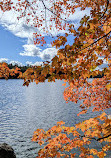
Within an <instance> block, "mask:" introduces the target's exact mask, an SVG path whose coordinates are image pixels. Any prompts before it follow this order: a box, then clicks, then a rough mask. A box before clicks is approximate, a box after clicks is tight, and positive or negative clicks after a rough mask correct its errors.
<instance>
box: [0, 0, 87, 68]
mask: <svg viewBox="0 0 111 158" xmlns="http://www.w3.org/2000/svg"><path fill="white" fill-rule="evenodd" d="M40 3H41V2H39V4H40ZM46 5H50V3H49V4H48V3H47V4H46ZM47 7H49V6H47ZM40 9H41V10H42V11H43V10H44V8H42V7H41V4H40V8H39V10H37V14H41V12H39V11H40ZM18 14H19V13H17V12H15V11H13V10H11V11H7V12H5V13H1V12H0V62H2V61H4V60H5V61H7V62H8V63H10V62H11V63H14V62H15V63H18V64H23V65H27V64H28V63H29V64H36V65H39V64H41V62H42V61H45V60H49V61H50V60H51V59H52V58H53V57H54V56H55V55H56V54H57V49H56V48H55V47H52V46H51V45H50V42H51V41H52V40H53V39H52V38H51V37H50V35H49V36H48V35H47V34H45V33H44V32H43V31H42V32H41V34H42V36H45V40H46V44H45V45H44V46H43V47H41V46H40V45H36V46H35V45H34V44H33V33H34V32H35V31H38V32H39V31H40V30H42V29H41V28H39V29H35V28H34V27H33V26H32V23H31V22H30V23H29V24H26V17H24V18H22V19H20V20H19V21H18V20H17V16H18ZM43 14H44V13H43ZM85 14H86V15H89V14H90V9H86V10H84V11H80V9H76V12H75V13H74V15H71V16H69V17H67V18H69V20H71V21H73V22H74V24H75V28H77V27H78V26H79V20H80V19H81V18H82V17H83V16H84V15H85ZM50 16H51V13H50V12H47V21H48V22H47V27H49V26H50V22H49V20H48V19H50ZM43 25H44V26H45V25H46V24H45V22H44V24H43ZM52 25H53V26H55V25H54V23H52ZM65 32H66V31H64V30H61V31H57V30H56V29H55V27H53V29H52V30H51V34H52V35H53V36H54V37H55V38H56V36H57V35H58V34H64V33H65ZM73 39H74V38H73V37H71V36H70V37H68V43H69V44H71V43H72V42H73Z"/></svg>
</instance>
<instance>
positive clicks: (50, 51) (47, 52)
mask: <svg viewBox="0 0 111 158" xmlns="http://www.w3.org/2000/svg"><path fill="white" fill-rule="evenodd" d="M23 47H24V52H23V53H20V55H22V56H32V57H36V56H38V57H40V58H41V59H42V60H43V61H46V60H47V61H50V60H51V59H52V58H53V57H54V56H55V55H57V50H58V49H56V48H46V49H44V50H43V51H42V50H41V49H40V48H39V47H37V46H35V45H31V44H30V45H28V44H26V45H24V46H23Z"/></svg>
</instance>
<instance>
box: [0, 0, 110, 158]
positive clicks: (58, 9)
mask: <svg viewBox="0 0 111 158" xmlns="http://www.w3.org/2000/svg"><path fill="white" fill-rule="evenodd" d="M47 4H50V5H47ZM40 5H43V7H44V10H42V11H41V16H40V17H38V14H37V12H38V11H39V9H40ZM0 8H1V10H2V11H3V12H5V11H10V10H13V9H14V10H15V11H16V12H20V16H19V17H18V20H20V19H21V18H23V17H24V16H25V17H26V22H27V24H28V23H29V22H30V20H31V19H33V26H34V27H36V28H37V29H38V31H37V32H36V33H34V43H35V44H41V45H43V44H44V43H45V42H46V41H45V39H44V37H43V36H42V34H41V30H40V29H39V28H40V27H41V26H43V24H44V26H43V27H42V31H43V32H45V33H46V34H50V35H51V31H52V29H54V28H55V30H57V31H60V30H65V34H64V35H59V36H57V38H56V40H54V41H53V42H52V46H55V47H56V48H58V52H57V56H55V57H54V58H53V59H52V61H51V62H48V61H46V62H44V66H43V67H41V66H38V67H36V66H35V67H31V68H29V69H27V70H26V72H25V73H24V74H23V76H22V77H23V78H24V85H27V86H28V85H29V83H30V82H33V81H34V82H36V83H37V84H38V83H39V82H45V80H46V79H48V81H49V82H50V81H55V79H61V80H63V79H64V81H65V82H64V86H65V85H66V82H68V83H69V87H67V88H65V91H64V99H65V100H66V101H67V102H68V101H72V102H75V103H77V102H78V100H82V102H83V103H82V104H81V105H80V108H81V112H80V113H79V114H78V115H80V114H86V113H87V110H88V108H89V107H93V108H92V109H93V110H92V111H93V112H94V111H100V110H102V111H104V109H107V108H111V2H110V1H109V0H99V1H97V0H84V1H83V0H75V1H69V0H61V1H59V0H55V1H54V0H47V1H43V0H41V1H39V0H31V1H28V0H18V1H17V2H12V1H11V0H3V1H2V2H0ZM76 8H81V10H85V9H86V8H89V9H90V16H87V15H85V16H84V17H83V18H82V19H81V20H80V25H79V27H78V28H75V25H74V22H73V21H70V20H67V19H68V17H69V16H70V15H74V13H75V10H76ZM47 12H48V13H50V16H49V22H50V23H49V24H50V25H49V26H47ZM41 18H42V20H41ZM70 35H71V36H74V42H73V44H71V45H69V44H67V41H68V37H69V36H70ZM104 60H106V62H107V63H108V68H105V69H104V77H102V78H101V79H100V78H99V79H97V78H96V79H93V82H91V83H90V82H88V80H87V79H88V78H89V77H90V76H92V77H93V76H96V75H98V74H101V72H100V70H99V69H96V67H97V66H99V65H102V64H103V62H104ZM2 71H3V73H2ZM6 73H8V70H7V69H5V70H2V68H1V65H0V75H1V74H2V75H5V74H6ZM7 77H8V75H7ZM7 77H6V78H7ZM32 140H33V141H36V142H38V143H39V144H40V145H42V144H44V142H46V143H47V144H46V143H45V144H46V145H44V148H43V149H41V150H40V151H39V152H38V156H37V157H39V158H44V157H47V158H49V157H58V158H59V157H65V158H67V157H71V158H73V157H75V156H76V154H79V155H78V157H82V158H93V157H95V156H98V157H99V158H103V157H105V156H106V154H107V151H108V150H111V116H110V115H107V114H106V113H105V112H103V113H102V114H101V115H100V116H97V117H95V118H90V119H89V120H86V121H83V122H80V123H79V124H76V125H75V127H66V126H65V125H64V122H63V121H60V122H58V123H57V125H56V126H53V127H52V128H50V129H49V130H48V131H46V132H45V131H44V130H43V129H37V130H36V131H35V132H34V135H33V138H32ZM92 141H96V142H98V144H99V145H100V144H102V145H100V146H101V147H100V148H101V149H100V150H99V151H98V150H97V149H95V148H92V147H91V146H90V145H91V144H92ZM76 148H77V149H78V150H79V151H80V152H78V153H76V150H74V149H76Z"/></svg>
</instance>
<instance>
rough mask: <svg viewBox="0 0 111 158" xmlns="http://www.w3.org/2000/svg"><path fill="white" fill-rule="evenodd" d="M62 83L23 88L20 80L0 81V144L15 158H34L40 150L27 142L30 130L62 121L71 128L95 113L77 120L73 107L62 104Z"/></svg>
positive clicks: (29, 141)
mask: <svg viewBox="0 0 111 158" xmlns="http://www.w3.org/2000/svg"><path fill="white" fill-rule="evenodd" d="M62 82H63V81H57V82H56V83H54V82H52V83H48V82H45V83H40V84H38V85H36V84H35V83H32V84H30V85H29V87H23V86H22V84H23V81H22V80H8V81H5V80H0V142H1V143H2V142H6V143H8V144H9V145H11V146H12V147H13V148H14V150H15V153H16V155H17V158H35V157H36V155H37V151H38V150H39V149H40V148H39V146H38V144H37V143H34V142H31V137H32V135H33V132H34V130H36V129H37V128H43V129H46V130H47V129H48V128H50V127H51V126H53V125H55V124H56V122H57V121H60V120H63V121H65V122H66V125H67V126H73V125H74V124H75V123H78V122H80V121H82V120H84V119H88V118H89V117H94V116H96V115H97V113H92V112H91V111H89V112H88V113H87V115H81V116H80V117H77V113H78V112H79V111H80V109H79V108H78V105H77V104H74V103H68V104H66V103H65V101H64V99H63V91H64V87H63V86H62Z"/></svg>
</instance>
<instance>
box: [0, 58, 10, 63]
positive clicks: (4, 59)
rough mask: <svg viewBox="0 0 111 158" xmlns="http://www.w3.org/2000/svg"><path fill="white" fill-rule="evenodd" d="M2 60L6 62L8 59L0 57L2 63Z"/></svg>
mask: <svg viewBox="0 0 111 158" xmlns="http://www.w3.org/2000/svg"><path fill="white" fill-rule="evenodd" d="M3 62H5V63H7V62H8V59H7V58H0V63H3Z"/></svg>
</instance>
